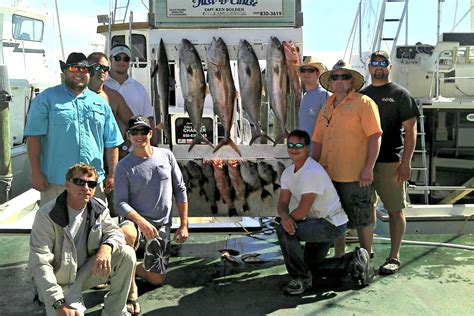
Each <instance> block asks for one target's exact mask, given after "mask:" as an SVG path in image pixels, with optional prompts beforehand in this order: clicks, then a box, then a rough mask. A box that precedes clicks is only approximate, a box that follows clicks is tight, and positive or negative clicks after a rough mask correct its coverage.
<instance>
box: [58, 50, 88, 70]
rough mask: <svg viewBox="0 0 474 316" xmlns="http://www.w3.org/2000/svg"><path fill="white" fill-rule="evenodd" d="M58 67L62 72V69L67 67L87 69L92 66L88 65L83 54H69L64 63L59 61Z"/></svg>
mask: <svg viewBox="0 0 474 316" xmlns="http://www.w3.org/2000/svg"><path fill="white" fill-rule="evenodd" d="M59 65H60V66H61V70H62V71H64V69H66V68H67V67H68V66H78V67H87V68H89V67H91V66H92V65H91V64H89V62H88V61H87V57H86V55H84V54H83V53H70V54H69V56H68V57H67V60H66V62H63V61H62V60H60V61H59Z"/></svg>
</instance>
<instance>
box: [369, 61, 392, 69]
mask: <svg viewBox="0 0 474 316" xmlns="http://www.w3.org/2000/svg"><path fill="white" fill-rule="evenodd" d="M369 65H370V66H372V67H382V68H386V67H388V65H389V63H388V61H386V60H371V61H370V64H369Z"/></svg>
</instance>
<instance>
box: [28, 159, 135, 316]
mask: <svg viewBox="0 0 474 316" xmlns="http://www.w3.org/2000/svg"><path fill="white" fill-rule="evenodd" d="M65 186H66V190H65V191H64V192H63V193H62V194H61V195H59V196H58V197H57V198H56V199H54V200H51V201H49V202H48V203H46V204H45V205H44V206H43V207H41V208H40V209H39V210H38V212H37V213H36V217H35V220H34V222H33V227H32V229H31V237H30V258H29V271H30V273H31V274H32V276H33V281H34V283H35V285H36V288H37V292H38V297H39V299H40V301H42V302H43V303H44V304H45V306H46V314H47V315H48V316H51V315H84V311H85V310H86V308H85V306H84V303H83V299H82V291H83V290H86V289H89V288H91V287H93V286H95V285H97V284H101V283H105V282H107V281H108V280H110V292H109V293H107V294H106V295H105V297H104V310H103V312H102V315H111V316H115V315H129V314H128V312H126V307H125V303H126V301H127V296H128V291H129V289H130V284H131V280H132V274H133V269H134V268H135V263H136V258H135V252H134V251H133V249H132V248H131V247H130V246H127V245H126V244H125V238H124V236H123V234H122V232H121V230H120V228H119V227H118V226H117V225H116V224H115V222H114V221H113V220H112V218H111V217H110V215H109V210H108V209H107V206H106V205H105V203H104V202H103V201H102V200H100V199H97V198H95V197H93V196H94V192H95V188H96V186H97V171H96V170H95V168H94V167H93V166H91V165H87V164H84V163H78V164H75V165H74V166H72V167H71V168H70V169H69V170H68V172H67V174H66V184H65Z"/></svg>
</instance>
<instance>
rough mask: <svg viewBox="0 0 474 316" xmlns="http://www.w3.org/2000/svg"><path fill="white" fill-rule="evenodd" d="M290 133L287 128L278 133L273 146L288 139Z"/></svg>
mask: <svg viewBox="0 0 474 316" xmlns="http://www.w3.org/2000/svg"><path fill="white" fill-rule="evenodd" d="M288 134H289V132H288V131H287V130H286V129H285V131H284V132H283V133H281V134H280V135H278V137H277V138H275V143H274V144H273V146H274V147H275V146H276V145H277V144H278V143H279V142H281V141H283V140H284V139H286V138H287V137H288Z"/></svg>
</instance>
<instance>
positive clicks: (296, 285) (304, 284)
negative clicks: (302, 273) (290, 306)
mask: <svg viewBox="0 0 474 316" xmlns="http://www.w3.org/2000/svg"><path fill="white" fill-rule="evenodd" d="M311 283H312V279H300V278H298V279H293V280H291V281H290V283H288V285H287V286H286V287H285V293H286V294H289V295H298V294H302V293H304V291H306V289H308V288H310V287H311Z"/></svg>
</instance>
